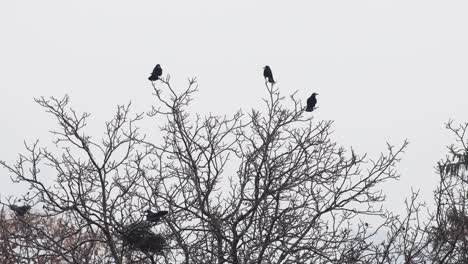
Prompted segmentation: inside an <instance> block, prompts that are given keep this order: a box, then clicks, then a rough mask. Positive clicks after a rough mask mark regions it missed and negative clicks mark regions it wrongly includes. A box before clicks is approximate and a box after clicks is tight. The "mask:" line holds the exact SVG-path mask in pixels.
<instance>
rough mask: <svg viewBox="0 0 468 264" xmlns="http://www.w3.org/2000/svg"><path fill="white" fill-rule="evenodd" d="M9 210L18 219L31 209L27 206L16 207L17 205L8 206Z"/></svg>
mask: <svg viewBox="0 0 468 264" xmlns="http://www.w3.org/2000/svg"><path fill="white" fill-rule="evenodd" d="M10 209H11V210H12V211H13V212H15V214H16V215H17V216H19V217H23V216H24V215H25V214H26V213H27V212H28V211H29V209H31V206H29V205H22V206H17V205H14V204H12V205H10Z"/></svg>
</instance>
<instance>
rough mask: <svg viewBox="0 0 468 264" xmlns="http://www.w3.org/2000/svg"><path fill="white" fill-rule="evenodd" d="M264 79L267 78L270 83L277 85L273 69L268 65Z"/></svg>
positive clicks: (264, 72)
mask: <svg viewBox="0 0 468 264" xmlns="http://www.w3.org/2000/svg"><path fill="white" fill-rule="evenodd" d="M263 77H265V79H266V80H267V81H268V82H269V83H275V80H274V79H273V73H272V72H271V68H270V66H268V65H267V66H265V67H263Z"/></svg>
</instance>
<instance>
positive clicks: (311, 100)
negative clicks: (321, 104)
mask: <svg viewBox="0 0 468 264" xmlns="http://www.w3.org/2000/svg"><path fill="white" fill-rule="evenodd" d="M316 95H318V94H317V93H313V94H312V95H311V96H310V97H309V99H307V108H306V112H312V111H314V108H315V105H316V104H317V98H316V97H315V96H316Z"/></svg>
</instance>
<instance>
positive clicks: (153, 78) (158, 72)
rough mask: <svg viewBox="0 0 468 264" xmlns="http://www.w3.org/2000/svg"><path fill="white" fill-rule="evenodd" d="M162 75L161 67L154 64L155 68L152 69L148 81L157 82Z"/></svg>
mask: <svg viewBox="0 0 468 264" xmlns="http://www.w3.org/2000/svg"><path fill="white" fill-rule="evenodd" d="M161 75H162V68H161V65H159V64H156V67H154V69H153V72H152V73H151V76H150V77H148V80H150V81H152V82H154V81H157V80H159V76H161Z"/></svg>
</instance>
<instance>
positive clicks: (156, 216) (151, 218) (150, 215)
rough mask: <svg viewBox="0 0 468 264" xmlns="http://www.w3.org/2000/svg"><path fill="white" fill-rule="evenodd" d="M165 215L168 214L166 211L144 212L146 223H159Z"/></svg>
mask: <svg viewBox="0 0 468 264" xmlns="http://www.w3.org/2000/svg"><path fill="white" fill-rule="evenodd" d="M167 213H169V212H168V211H159V212H156V213H154V212H152V211H151V210H149V209H148V210H146V221H148V222H153V223H156V222H159V220H161V217H163V216H165V215H167Z"/></svg>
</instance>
